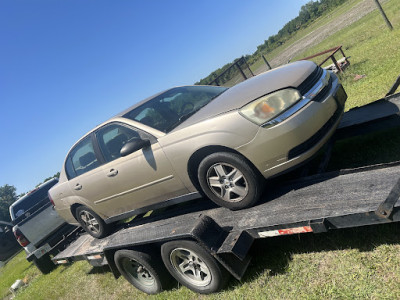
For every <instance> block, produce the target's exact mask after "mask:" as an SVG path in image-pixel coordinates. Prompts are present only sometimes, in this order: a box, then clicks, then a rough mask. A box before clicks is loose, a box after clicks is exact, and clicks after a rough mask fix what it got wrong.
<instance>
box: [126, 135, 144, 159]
mask: <svg viewBox="0 0 400 300" xmlns="http://www.w3.org/2000/svg"><path fill="white" fill-rule="evenodd" d="M148 146H150V141H149V140H142V139H139V138H137V139H133V140H132V141H130V142H128V143H126V144H125V145H124V146H123V147H122V148H121V151H120V154H121V157H123V156H127V155H129V154H131V153H133V152H136V151H138V150H140V149H143V148H145V147H148Z"/></svg>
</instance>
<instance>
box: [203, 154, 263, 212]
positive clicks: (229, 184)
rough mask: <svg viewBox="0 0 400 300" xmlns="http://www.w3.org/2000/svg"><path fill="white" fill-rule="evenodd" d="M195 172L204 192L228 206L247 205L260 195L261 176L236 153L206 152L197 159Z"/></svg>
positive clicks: (216, 201) (249, 205) (217, 202)
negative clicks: (200, 159) (202, 156)
mask: <svg viewBox="0 0 400 300" xmlns="http://www.w3.org/2000/svg"><path fill="white" fill-rule="evenodd" d="M197 176H198V180H199V183H200V186H201V189H202V190H203V192H204V193H205V194H206V196H207V197H208V198H210V199H211V200H212V201H213V202H215V203H216V204H218V205H219V206H223V207H226V208H229V209H230V210H238V209H243V208H247V207H251V206H253V205H254V204H255V203H256V202H257V201H258V200H259V199H260V198H261V195H262V191H263V188H262V184H261V183H262V176H261V175H260V174H259V172H258V170H255V168H254V167H253V166H252V165H251V164H250V163H249V162H247V161H246V159H244V158H243V157H242V156H240V155H239V154H236V153H229V152H217V153H213V154H210V155H208V156H206V157H205V158H204V159H203V160H202V161H201V162H200V165H199V168H198V172H197Z"/></svg>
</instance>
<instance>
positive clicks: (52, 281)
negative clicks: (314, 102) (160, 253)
mask: <svg viewBox="0 0 400 300" xmlns="http://www.w3.org/2000/svg"><path fill="white" fill-rule="evenodd" d="M356 2H357V1H353V2H351V3H352V4H353V5H354V3H356ZM384 8H385V10H386V12H387V14H388V16H389V18H390V19H391V21H392V23H393V25H394V27H395V28H400V13H399V12H400V2H399V1H396V0H391V1H388V2H387V3H385V5H384ZM338 13H339V12H332V15H337V14H338ZM319 22H324V20H322V19H321V20H319ZM313 26H316V25H315V24H314V25H313ZM307 30H311V27H310V28H308V29H307ZM301 34H303V35H305V34H306V32H303V33H301V32H300V33H299V35H301ZM338 44H343V45H344V47H345V49H347V50H346V54H347V55H351V57H352V58H351V63H352V65H351V67H350V68H349V69H347V70H346V72H345V74H344V75H343V76H342V80H343V83H344V86H345V88H346V91H347V93H348V95H349V99H348V104H347V108H351V107H354V106H357V105H363V104H365V103H368V102H370V101H373V100H375V99H377V98H380V97H382V96H383V95H384V94H385V93H386V92H387V90H388V89H389V87H390V86H391V84H392V82H393V81H394V80H395V78H396V77H397V76H398V75H399V73H400V54H399V52H400V51H399V50H398V49H400V31H399V29H396V30H394V31H392V32H389V31H388V30H387V29H386V27H385V24H384V23H383V21H382V19H381V16H380V15H379V13H378V12H373V13H371V14H369V15H367V16H366V17H364V18H363V19H361V20H360V21H358V22H357V23H355V24H353V25H351V26H350V27H348V28H347V29H344V30H342V31H341V32H338V33H337V34H335V35H334V36H332V37H330V38H329V39H328V40H326V41H323V42H322V43H321V44H319V45H317V46H316V47H313V48H312V49H309V50H308V51H307V52H305V53H303V54H302V55H301V57H304V56H306V55H308V54H311V53H315V52H318V51H320V50H324V49H327V48H330V47H332V46H335V45H338ZM353 74H365V75H366V77H365V78H364V79H361V80H359V81H357V82H355V81H353ZM398 133H399V129H392V130H388V131H385V132H375V133H372V134H368V135H364V136H360V137H357V138H353V139H347V140H342V141H339V142H338V143H337V144H336V145H335V148H334V151H333V155H332V160H331V162H330V165H329V169H330V170H334V169H340V168H348V167H360V166H364V165H366V164H370V163H382V162H390V161H395V160H400V154H399V153H400V151H398V149H399V148H400V135H399V134H398ZM252 255H253V260H252V262H251V265H250V267H249V268H248V270H247V272H246V274H245V276H244V278H243V280H242V282H238V281H236V280H234V279H232V280H231V281H230V283H229V286H228V287H227V289H225V290H224V291H222V292H221V293H218V294H215V295H210V296H202V295H197V294H195V293H193V292H191V291H190V290H188V289H187V288H184V287H176V288H174V289H172V290H170V291H166V292H163V293H161V294H159V295H156V296H146V295H144V294H143V293H141V292H139V291H137V290H136V289H134V288H133V287H132V286H131V285H130V284H129V283H128V282H127V281H126V280H125V279H123V278H119V279H118V280H115V279H114V277H113V275H112V274H111V273H110V272H109V271H107V270H105V269H102V268H93V267H91V266H90V265H89V264H88V263H87V262H84V261H83V262H77V263H74V264H72V265H68V266H59V267H58V268H57V269H56V270H55V271H53V272H52V273H50V274H48V275H41V274H40V273H39V271H38V270H37V269H36V268H35V267H34V266H33V265H32V264H31V263H28V262H27V261H26V260H25V253H23V252H22V253H20V254H19V255H17V256H16V257H15V258H13V259H12V260H11V261H10V262H9V263H8V264H7V265H6V266H5V267H3V268H0V297H1V298H3V299H4V298H7V297H8V296H10V294H9V291H8V289H9V287H10V286H11V284H12V283H14V282H15V280H16V279H24V281H26V282H27V283H28V285H27V286H26V287H24V288H23V289H21V290H20V291H19V292H18V294H17V297H16V299H17V300H18V299H92V298H97V299H123V298H126V299H399V298H400V227H399V225H398V224H389V225H380V226H372V227H364V228H353V229H347V230H338V231H333V232H328V233H323V234H304V235H298V236H289V237H281V238H275V239H266V240H261V241H257V242H256V244H255V245H254V247H253V248H252Z"/></svg>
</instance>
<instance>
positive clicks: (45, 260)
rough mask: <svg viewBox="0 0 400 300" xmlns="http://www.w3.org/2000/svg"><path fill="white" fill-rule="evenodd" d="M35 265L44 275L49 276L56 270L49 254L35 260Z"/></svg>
mask: <svg viewBox="0 0 400 300" xmlns="http://www.w3.org/2000/svg"><path fill="white" fill-rule="evenodd" d="M33 263H34V264H35V266H36V268H38V269H39V271H40V272H41V273H42V274H49V273H50V272H51V271H53V270H54V269H55V268H56V265H55V264H54V263H53V261H52V260H51V258H50V255H49V254H45V255H43V256H42V257H41V258H34V259H33Z"/></svg>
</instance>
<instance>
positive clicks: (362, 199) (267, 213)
mask: <svg viewBox="0 0 400 300" xmlns="http://www.w3.org/2000/svg"><path fill="white" fill-rule="evenodd" d="M399 120H400V93H399V94H395V95H391V96H389V97H387V98H384V99H380V100H378V101H375V102H373V103H371V104H368V105H366V106H363V107H360V108H355V109H352V110H350V111H349V112H347V113H345V115H344V117H343V119H342V122H341V124H340V126H339V128H338V130H337V133H336V135H335V137H334V139H343V138H348V137H352V136H355V135H358V134H363V133H366V132H371V131H376V130H379V129H386V128H390V127H393V128H394V127H398V126H400V121H399ZM332 144H333V143H331V146H332ZM330 154H331V151H329V149H328V151H326V152H325V155H326V157H324V158H323V159H322V160H321V161H322V162H323V165H324V166H326V165H327V161H328V160H329V156H330ZM318 170H319V171H321V168H318ZM266 190H267V193H265V196H264V197H263V199H262V200H261V201H260V202H259V203H258V204H257V205H256V206H254V207H252V208H249V209H244V210H240V211H230V210H228V209H226V208H222V207H216V206H215V205H214V204H213V203H212V202H211V201H207V200H204V201H195V202H191V203H190V205H186V206H179V207H178V208H175V209H174V208H172V209H167V210H166V211H164V212H162V213H160V214H159V215H158V216H157V214H156V215H155V216H150V217H147V218H135V219H134V220H133V221H131V222H129V223H127V224H124V225H122V226H121V228H119V229H118V230H116V231H115V232H114V233H113V234H111V235H110V236H108V237H106V238H103V239H96V238H93V237H91V236H90V235H88V234H82V235H81V236H79V237H78V238H77V239H76V240H75V241H74V242H72V243H71V244H70V245H69V246H68V247H67V248H66V249H65V250H64V251H62V252H60V253H59V254H58V255H56V256H55V257H54V258H53V261H54V262H55V263H57V264H62V263H70V262H73V261H76V260H88V261H89V263H91V264H92V265H94V266H101V265H108V266H109V267H110V269H111V270H112V272H113V274H114V275H115V277H116V278H117V277H118V276H120V275H121V274H122V275H124V277H125V278H126V279H127V280H128V281H130V282H131V283H132V284H133V285H134V286H136V287H137V288H139V289H141V290H142V291H145V292H147V293H156V292H159V291H161V290H162V289H163V288H165V286H167V283H166V282H167V281H168V280H167V278H168V276H169V274H167V272H166V269H165V268H164V265H163V263H162V262H161V259H162V260H163V261H164V264H165V266H166V268H167V270H168V271H169V273H171V274H172V275H173V276H174V277H175V279H177V280H178V281H179V282H181V283H182V284H183V285H186V286H187V287H189V288H190V289H192V290H194V291H196V292H200V293H210V292H216V291H218V290H219V289H221V288H222V287H223V285H224V277H227V276H226V272H229V273H230V274H232V275H233V276H234V277H235V278H236V279H238V280H240V279H241V278H242V276H243V274H244V273H245V271H246V269H247V267H248V264H249V262H250V260H251V258H250V256H249V254H248V253H249V250H250V247H251V246H252V244H253V242H254V240H256V239H260V238H272V237H275V236H281V235H290V234H299V233H311V232H313V233H320V232H326V231H328V230H331V229H340V228H349V227H357V226H365V225H374V224H384V223H391V222H398V221H400V203H399V201H398V199H399V196H400V162H393V163H387V164H380V165H374V166H367V167H362V168H357V169H348V170H341V171H334V172H325V173H319V174H313V175H309V176H305V177H302V178H300V179H295V180H293V179H287V180H281V179H279V178H278V179H275V180H274V179H272V182H271V181H269V184H268V182H267V184H266ZM132 253H133V254H132ZM160 253H161V254H160ZM150 254H151V255H150ZM168 260H170V263H168ZM127 261H128V262H129V263H128V264H127ZM174 261H175V263H174ZM132 262H133V266H134V267H133V268H132V267H129V266H132ZM204 263H205V265H204ZM128 265H129V266H128ZM214 265H216V266H217V267H216V268H217V269H215V267H214ZM218 268H219V269H218ZM185 276H186V277H185ZM152 280H153V281H152ZM210 280H211V281H210ZM213 280H217V281H218V280H219V282H216V283H215V282H212V281H213ZM151 282H153V283H154V282H156V283H157V284H158V288H155V287H154V286H152V287H151V288H149V284H150V283H151ZM206 283H207V284H206ZM157 284H156V285H157ZM146 285H147V287H146ZM153 285H154V284H153Z"/></svg>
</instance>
